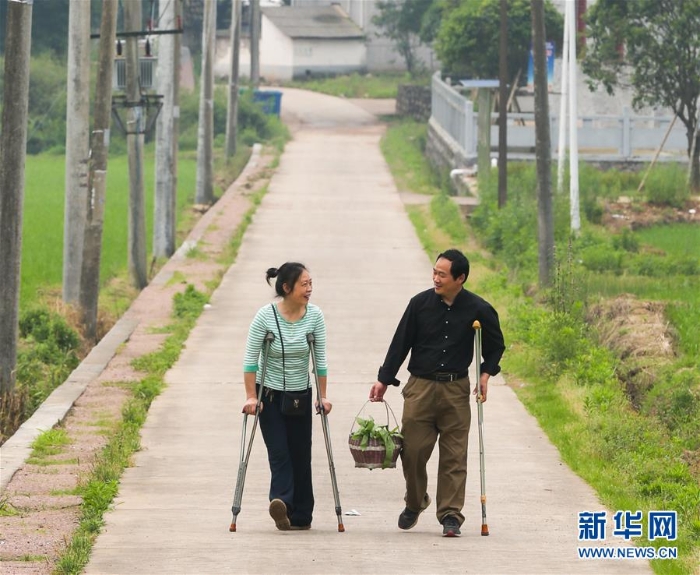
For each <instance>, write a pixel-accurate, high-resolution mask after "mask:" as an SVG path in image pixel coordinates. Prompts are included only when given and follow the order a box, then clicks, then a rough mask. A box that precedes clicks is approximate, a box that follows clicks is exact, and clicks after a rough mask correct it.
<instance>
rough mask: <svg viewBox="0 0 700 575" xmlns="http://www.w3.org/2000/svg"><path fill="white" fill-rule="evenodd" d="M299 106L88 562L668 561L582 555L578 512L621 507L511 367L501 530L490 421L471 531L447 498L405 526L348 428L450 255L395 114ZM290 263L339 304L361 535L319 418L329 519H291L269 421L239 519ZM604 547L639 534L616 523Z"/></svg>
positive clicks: (397, 495) (619, 565)
mask: <svg viewBox="0 0 700 575" xmlns="http://www.w3.org/2000/svg"><path fill="white" fill-rule="evenodd" d="M282 109H283V110H284V117H285V118H286V119H287V120H288V121H290V122H291V123H293V124H294V125H295V126H297V130H296V132H295V136H294V139H293V141H291V142H290V143H289V144H288V146H287V148H286V151H285V152H284V155H283V156H282V160H281V163H280V166H279V168H278V170H277V173H276V175H275V176H274V177H273V179H272V182H271V185H270V188H269V193H268V194H267V195H266V196H265V198H264V200H263V202H262V204H261V205H260V207H259V209H258V211H257V214H256V215H255V218H254V221H253V223H252V224H251V226H250V227H249V228H248V231H247V232H246V236H245V238H244V241H243V244H242V247H241V249H240V252H239V255H238V258H237V261H236V263H235V264H234V265H233V266H231V268H230V269H229V271H228V273H227V274H226V276H225V277H224V279H223V281H222V283H221V286H220V287H219V288H218V289H217V291H216V292H215V294H214V295H213V298H212V302H211V304H212V307H211V308H210V309H208V310H207V311H205V312H204V314H203V315H202V316H201V318H200V320H199V321H198V323H197V326H196V327H195V329H194V330H193V331H192V333H191V336H190V337H189V339H188V340H187V343H186V348H185V350H184V352H183V354H182V356H181V358H180V360H179V361H178V363H177V364H176V365H175V366H174V367H173V369H172V370H171V371H170V372H169V373H168V374H167V377H166V379H167V383H168V387H167V389H166V390H165V391H164V392H163V394H162V395H161V396H159V397H158V398H157V399H156V400H155V401H154V403H153V405H152V407H151V411H150V413H149V416H148V420H147V422H146V424H145V427H144V429H143V450H142V451H141V452H139V453H138V454H137V455H136V457H135V465H134V467H133V468H130V469H128V470H127V471H126V473H125V475H124V477H123V480H122V483H121V486H120V491H119V497H118V499H117V500H116V504H115V506H114V510H113V511H111V512H109V513H108V514H107V515H106V526H105V528H104V530H103V533H102V534H101V535H100V536H99V537H98V539H97V542H96V545H95V547H94V552H93V555H92V560H91V561H90V563H89V565H88V567H87V571H86V572H87V573H89V574H120V575H126V574H137V573H142V574H148V575H156V574H164V575H166V574H167V575H175V574H220V573H221V574H224V573H236V574H238V573H255V574H271V573H291V574H294V573H299V574H301V573H304V574H310V573H322V574H329V573H343V574H344V573H353V574H360V573H363V574H377V573H387V574H389V573H396V574H405V573H415V574H433V573H435V574H450V573H474V574H477V573H479V574H489V573H490V574H505V573H513V574H529V573H532V574H542V573H561V574H572V573H591V574H593V573H595V574H601V573H610V574H618V573H619V574H622V573H630V574H631V573H635V574H638V573H650V572H651V571H650V568H649V565H648V563H646V562H643V561H639V560H617V561H614V560H607V561H603V560H595V561H594V560H580V559H578V558H577V546H578V545H579V542H578V541H577V536H578V513H579V512H580V511H586V510H588V511H602V510H603V507H602V505H601V504H600V503H599V502H598V500H597V499H596V497H595V495H594V493H593V491H592V490H591V489H590V488H589V487H588V486H587V485H586V484H585V483H584V482H583V481H582V480H580V479H579V478H578V477H577V476H576V475H574V474H573V473H572V472H571V471H570V470H569V469H568V468H567V467H566V466H565V465H564V464H563V463H562V462H561V460H560V458H559V456H558V453H557V451H556V449H555V448H554V447H552V445H551V444H550V443H549V442H548V440H547V439H546V437H545V436H544V434H543V433H542V431H541V430H540V429H539V427H538V426H537V423H536V422H535V420H534V419H533V418H532V417H530V416H529V415H528V414H527V413H526V411H525V409H524V408H523V407H522V405H521V404H520V402H519V401H518V400H517V398H516V396H515V395H514V393H513V392H512V391H511V390H510V389H509V388H508V387H507V386H505V385H504V382H503V380H502V379H501V378H496V380H495V381H494V385H492V386H491V389H490V392H489V401H488V403H487V404H485V406H484V411H485V426H484V433H485V444H486V447H485V452H486V470H487V471H486V473H487V475H486V479H487V495H488V513H489V516H488V523H489V528H490V532H491V535H490V536H489V537H481V536H480V527H481V508H480V503H479V462H478V448H477V446H478V440H477V426H476V417H474V425H473V427H472V437H471V440H470V444H471V446H472V449H471V450H470V456H469V466H470V476H469V480H468V486H467V506H466V508H465V511H464V512H465V515H466V522H465V524H464V526H463V528H462V530H463V536H462V537H461V538H459V539H445V538H442V537H441V526H440V525H439V524H438V522H437V519H436V517H435V515H434V510H435V507H434V505H433V506H431V507H430V508H429V509H428V510H427V511H426V512H425V513H424V514H423V515H422V516H421V519H420V521H419V523H418V525H417V526H416V527H415V528H414V529H412V530H410V531H407V532H404V531H400V530H399V529H398V528H397V526H396V522H397V518H398V514H399V513H400V511H401V510H402V508H403V478H402V474H401V471H400V470H399V469H389V470H373V471H369V470H367V469H356V468H355V467H354V463H353V460H352V457H351V455H350V452H349V450H348V446H347V438H348V433H349V432H350V429H351V427H352V423H353V420H354V417H355V416H356V415H357V414H358V412H360V411H362V410H364V411H363V413H364V414H372V415H373V416H374V417H375V419H382V418H383V417H385V413H384V411H383V409H382V406H380V405H379V404H371V405H365V401H366V398H367V395H368V393H369V388H370V385H371V384H372V383H373V381H374V377H375V375H376V372H377V368H378V367H379V365H380V363H381V362H382V360H383V356H384V353H385V352H386V348H387V346H388V344H389V341H390V338H391V336H392V334H393V330H394V328H395V326H396V323H397V322H398V320H399V318H400V316H401V314H402V313H403V310H404V307H405V305H406V303H407V301H408V299H409V298H410V297H411V296H412V295H413V294H414V293H416V292H418V291H420V290H422V289H426V288H428V287H430V286H431V265H432V262H431V259H430V258H429V257H428V256H427V255H426V254H425V252H424V251H423V250H422V248H421V245H420V244H419V241H418V239H417V237H416V234H415V233H414V230H413V228H412V225H411V224H410V222H409V220H408V218H407V216H406V213H405V211H404V206H403V204H402V202H401V199H400V196H399V193H398V191H397V189H396V187H395V185H394V182H393V180H392V177H391V175H390V173H389V170H388V168H387V166H386V164H385V162H384V160H383V158H382V155H381V153H380V150H379V141H380V138H381V135H382V133H383V128H382V127H381V126H380V125H379V124H378V123H377V121H376V118H375V117H374V116H373V115H371V114H370V113H368V112H367V111H364V110H362V109H361V108H360V107H358V106H356V105H354V104H353V103H351V102H347V101H344V100H341V99H337V98H331V97H327V96H322V95H318V94H312V93H306V92H301V91H298V90H284V95H283V98H282ZM287 260H297V261H301V262H304V263H305V264H306V265H307V266H308V267H309V269H310V271H311V275H312V277H313V279H314V294H313V297H312V301H314V302H315V303H316V304H318V305H320V306H321V307H322V308H323V310H324V312H325V315H326V321H327V326H328V342H329V343H328V346H329V347H328V359H329V392H328V397H329V399H330V400H331V401H332V402H333V404H334V409H333V412H332V414H331V416H330V428H331V436H332V448H333V453H334V456H335V457H334V461H335V467H336V471H337V478H338V483H339V486H340V499H341V505H342V510H343V514H344V515H343V517H342V519H343V523H344V525H345V529H346V531H345V532H344V533H340V532H338V523H337V518H336V515H335V511H334V502H333V494H332V489H331V484H330V479H329V478H330V474H329V469H328V460H327V458H326V450H325V444H324V440H323V436H322V434H321V425H320V421H316V422H315V423H316V425H315V431H314V433H315V435H314V455H313V457H314V486H315V494H316V502H317V504H316V510H315V515H314V521H313V528H312V529H311V530H310V531H306V532H280V531H277V530H276V529H275V527H274V523H273V522H272V520H271V519H270V517H269V515H268V513H267V505H268V499H267V492H268V482H269V471H268V468H267V460H266V454H265V448H264V445H263V443H262V437H261V436H260V434H258V435H257V437H256V441H255V443H254V446H253V454H252V457H251V462H250V465H249V469H248V474H247V479H246V487H245V492H244V495H243V502H242V511H241V513H240V515H239V516H238V520H237V527H238V530H237V532H236V533H229V531H228V527H229V523H230V521H231V512H230V508H231V503H232V497H233V490H234V487H235V481H236V474H237V469H238V458H239V451H240V435H241V431H242V428H243V426H242V423H243V416H242V415H241V413H240V411H241V406H242V404H243V401H244V391H243V384H242V380H243V378H242V359H243V350H244V345H245V339H246V333H247V328H248V325H249V322H250V320H251V319H252V317H253V315H254V314H255V312H256V310H257V309H258V308H259V307H260V306H262V305H265V304H266V303H267V302H269V301H271V300H272V297H273V290H272V289H271V288H269V287H268V286H267V285H266V284H265V281H264V272H265V270H266V269H267V268H268V267H270V266H279V265H280V264H282V263H283V262H284V261H287ZM484 295H485V296H487V297H488V294H484ZM406 377H407V373H406V372H405V371H402V372H401V373H400V374H399V378H400V379H401V380H402V381H405V380H406ZM387 399H388V401H389V403H390V405H391V407H392V408H393V410H394V412H395V413H396V417H397V418H399V419H400V414H401V409H402V402H401V395H400V393H399V391H398V390H396V389H394V388H392V389H390V390H389V391H388V393H387ZM474 413H476V410H474ZM251 421H252V420H251ZM249 429H250V426H249ZM436 451H437V449H436ZM436 459H437V453H436V454H434V456H433V461H432V462H431V463H432V470H431V485H430V489H431V490H432V495H433V496H434V489H435V467H434V465H435V460H436ZM433 498H434V497H433ZM347 513H352V515H346V514H347ZM608 515H609V522H611V514H610V513H609V514H608ZM603 543H604V544H606V545H609V546H619V545H621V543H620V542H619V541H618V540H616V539H611V538H610V537H608V539H607V540H606V541H605V542H603Z"/></svg>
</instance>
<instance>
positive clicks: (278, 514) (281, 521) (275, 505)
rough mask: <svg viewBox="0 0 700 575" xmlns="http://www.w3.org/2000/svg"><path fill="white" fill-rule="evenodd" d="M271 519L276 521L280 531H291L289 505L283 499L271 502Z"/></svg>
mask: <svg viewBox="0 0 700 575" xmlns="http://www.w3.org/2000/svg"><path fill="white" fill-rule="evenodd" d="M270 517H272V518H273V519H274V520H275V526H276V527H277V529H279V530H280V531H289V529H290V527H291V525H290V524H289V517H288V516H287V505H286V503H285V502H284V501H282V500H281V499H273V500H272V501H270Z"/></svg>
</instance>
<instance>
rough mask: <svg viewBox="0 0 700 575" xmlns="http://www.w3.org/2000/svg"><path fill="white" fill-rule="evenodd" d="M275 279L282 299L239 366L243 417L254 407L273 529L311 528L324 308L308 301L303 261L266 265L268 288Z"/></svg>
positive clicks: (254, 326) (262, 316)
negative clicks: (315, 393) (312, 373)
mask: <svg viewBox="0 0 700 575" xmlns="http://www.w3.org/2000/svg"><path fill="white" fill-rule="evenodd" d="M273 278H276V281H275V292H276V294H277V295H278V296H279V297H280V298H281V299H280V300H279V301H277V302H275V303H271V304H268V305H265V306H263V307H262V308H260V310H258V312H257V314H256V315H255V318H254V319H253V321H252V323H251V325H250V329H249V332H248V340H247V343H246V351H245V358H244V362H243V363H244V366H243V381H244V384H245V390H246V397H247V399H246V402H245V404H244V405H243V413H245V414H250V415H254V414H255V412H256V409H259V419H260V430H261V432H262V435H263V439H264V441H265V445H266V447H267V454H268V461H269V464H270V474H271V478H270V493H269V498H270V507H269V511H270V516H271V517H272V519H273V520H274V522H275V526H276V527H277V529H279V530H281V531H290V530H306V529H310V528H311V521H312V519H313V508H314V494H313V486H312V481H311V432H312V417H313V412H314V410H313V409H312V402H313V400H312V389H311V381H310V378H309V358H310V347H309V340H308V334H310V333H311V334H313V344H312V345H313V351H314V356H315V360H316V373H317V374H318V389H319V390H320V397H319V399H318V400H317V401H316V406H315V407H316V410H320V409H323V410H324V412H325V414H328V413H330V411H331V409H332V405H331V403H330V402H329V401H328V399H326V389H327V373H328V368H327V365H326V326H325V321H324V318H323V312H322V311H321V309H320V308H319V307H318V306H316V305H314V304H312V303H309V298H310V297H311V292H312V281H311V276H310V275H309V272H308V270H307V269H306V267H305V266H304V265H303V264H300V263H297V262H287V263H285V264H283V265H282V266H280V268H279V269H277V268H270V269H268V270H267V274H266V280H267V283H268V284H270V280H271V279H273ZM268 332H271V333H272V334H273V335H274V339H273V341H272V342H271V343H270V344H269V353H268V355H267V365H266V366H265V372H266V375H265V381H264V388H263V389H262V390H261V389H260V388H259V385H260V377H259V376H258V372H259V371H261V367H262V366H260V365H259V363H260V361H261V357H262V351H263V345H264V342H265V336H266V334H267V333H268ZM259 394H260V395H259ZM259 397H260V401H259ZM259 403H260V405H259V407H258V404H259Z"/></svg>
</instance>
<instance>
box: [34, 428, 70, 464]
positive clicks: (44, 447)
mask: <svg viewBox="0 0 700 575" xmlns="http://www.w3.org/2000/svg"><path fill="white" fill-rule="evenodd" d="M70 443H71V440H70V438H69V437H68V433H67V432H66V430H65V429H61V428H58V427H57V428H55V429H49V430H48V431H44V432H43V433H42V434H41V435H39V437H37V438H36V439H35V440H34V441H33V442H32V457H34V458H39V457H47V456H49V455H57V454H58V453H61V452H62V451H63V448H64V447H65V446H66V445H69V444H70Z"/></svg>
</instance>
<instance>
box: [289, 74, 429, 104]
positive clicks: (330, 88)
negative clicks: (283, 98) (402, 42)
mask: <svg viewBox="0 0 700 575" xmlns="http://www.w3.org/2000/svg"><path fill="white" fill-rule="evenodd" d="M429 82H430V76H428V75H426V76H424V77H420V78H411V77H410V76H409V75H408V74H381V75H377V76H374V75H371V74H367V75H360V74H351V75H349V76H334V77H329V78H314V79H311V80H299V81H294V82H286V83H285V86H288V87H291V88H301V89H303V90H311V91H313V92H322V93H323V94H330V95H331V96H338V97H341V98H396V93H397V91H398V87H399V85H400V84H415V83H421V84H428V83H429Z"/></svg>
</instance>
